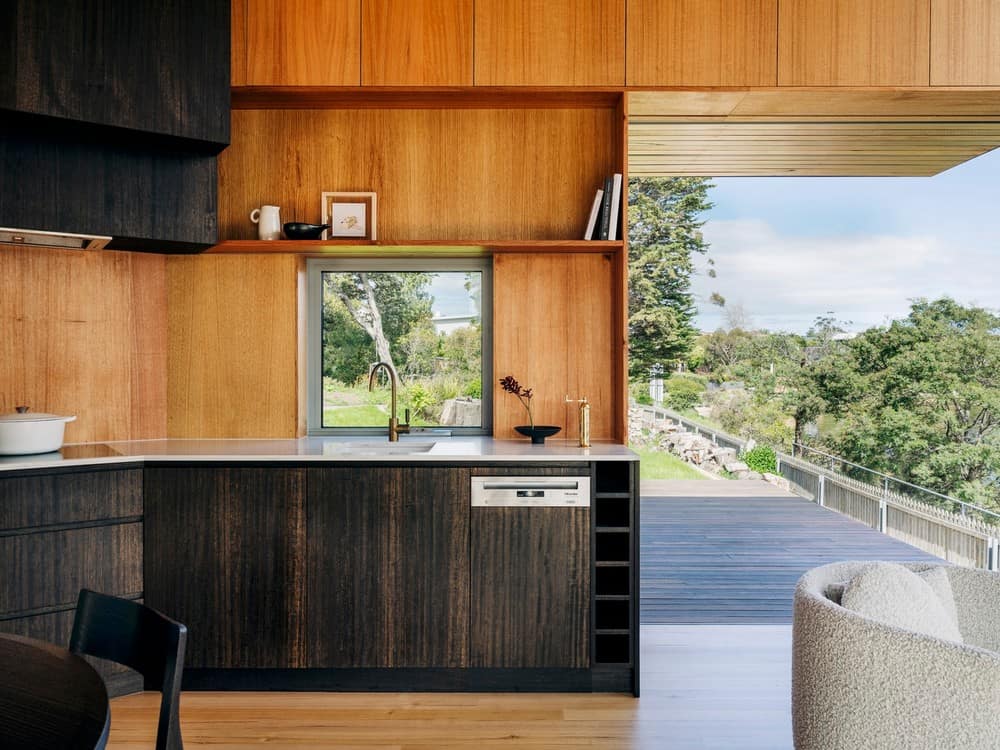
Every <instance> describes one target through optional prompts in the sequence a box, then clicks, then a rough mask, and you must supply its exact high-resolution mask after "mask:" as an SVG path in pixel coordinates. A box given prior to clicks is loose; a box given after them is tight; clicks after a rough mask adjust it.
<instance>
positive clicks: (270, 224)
mask: <svg viewBox="0 0 1000 750" xmlns="http://www.w3.org/2000/svg"><path fill="white" fill-rule="evenodd" d="M250 221H252V222H253V223H254V224H256V225H257V236H258V237H259V238H260V239H262V240H280V239H281V209H280V208H278V207H277V206H261V207H260V208H255V209H254V210H253V211H251V212H250Z"/></svg>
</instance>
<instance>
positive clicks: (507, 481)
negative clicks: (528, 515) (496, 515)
mask: <svg viewBox="0 0 1000 750" xmlns="http://www.w3.org/2000/svg"><path fill="white" fill-rule="evenodd" d="M472 507H473V508H589V507H590V477H472Z"/></svg>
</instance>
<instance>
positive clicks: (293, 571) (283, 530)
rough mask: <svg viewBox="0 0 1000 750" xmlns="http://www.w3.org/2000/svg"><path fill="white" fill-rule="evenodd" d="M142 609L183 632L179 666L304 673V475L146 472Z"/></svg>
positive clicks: (269, 470)
mask: <svg viewBox="0 0 1000 750" xmlns="http://www.w3.org/2000/svg"><path fill="white" fill-rule="evenodd" d="M145 501H146V604H148V605H149V606H151V607H153V608H154V609H159V610H161V611H163V612H165V613H168V614H169V615H170V616H171V617H173V618H174V619H176V620H178V621H180V622H182V623H184V624H185V625H187V627H188V631H189V633H190V636H189V638H188V647H187V661H186V667H188V668H192V669H197V668H206V667H207V668H211V667H216V668H218V667H223V668H225V667H246V668H254V667H302V666H305V645H306V644H305V639H304V625H305V623H304V620H303V619H302V612H303V606H304V605H303V597H304V595H305V549H306V545H305V518H304V504H305V472H304V470H302V469H293V468H282V467H278V466H270V467H266V468H249V467H248V468H243V467H240V468H228V467H221V468H217V467H170V468H157V467H147V469H146V476H145Z"/></svg>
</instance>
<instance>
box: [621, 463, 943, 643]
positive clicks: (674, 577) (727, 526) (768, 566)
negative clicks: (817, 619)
mask: <svg viewBox="0 0 1000 750" xmlns="http://www.w3.org/2000/svg"><path fill="white" fill-rule="evenodd" d="M758 488H759V490H758ZM654 489H655V490H656V491H657V492H658V493H660V494H659V496H651V495H644V496H643V498H642V526H641V537H640V539H641V561H640V572H641V576H642V581H641V587H640V605H641V616H640V620H641V622H642V623H644V624H669V623H673V624H680V623H745V624H751V623H756V624H788V623H791V621H792V593H793V592H794V590H795V583H796V581H798V579H799V577H800V576H801V575H802V574H803V573H805V572H806V571H807V570H809V569H810V568H814V567H816V566H818V565H823V564H825V563H828V562H835V561H837V560H895V561H905V560H935V559H937V558H935V557H933V556H932V555H929V554H927V553H926V552H923V551H921V550H919V549H917V548H916V547H911V546H910V545H908V544H905V543H904V542H901V541H899V540H897V539H893V538H892V537H889V536H886V535H885V534H881V533H879V532H878V531H876V530H874V529H871V528H868V527H867V526H865V525H864V524H862V523H860V522H858V521H855V520H853V519H851V518H848V517H847V516H843V515H841V514H839V513H836V512H834V511H832V510H828V509H826V508H821V507H820V506H818V505H816V504H815V503H812V502H809V501H808V500H803V499H802V498H800V497H797V496H795V495H791V494H789V493H786V492H783V491H781V490H777V488H775V487H773V485H768V484H766V483H764V482H712V481H705V482H676V483H673V482H663V483H660V484H658V485H655V486H651V485H649V484H644V485H643V491H644V492H650V491H652V490H654ZM776 490H777V491H776ZM695 493H697V494H695Z"/></svg>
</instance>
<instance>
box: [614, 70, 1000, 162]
mask: <svg viewBox="0 0 1000 750" xmlns="http://www.w3.org/2000/svg"><path fill="white" fill-rule="evenodd" d="M627 96H628V98H629V139H628V151H629V154H628V164H629V174H630V175H631V176H634V177H641V176H658V175H707V176H718V177H722V176H768V175H804V176H856V177H891V176H899V177H910V176H929V175H935V174H938V173H939V172H943V171H944V170H946V169H950V168H951V167H953V166H955V165H957V164H961V163H962V162H964V161H967V160H969V159H972V158H975V157H976V156H980V155H981V154H983V153H986V152H987V151H990V150H992V149H994V148H996V147H997V146H998V145H1000V89H977V90H969V89H936V90H931V89H926V88H924V89H891V88H887V89H867V90H861V89H829V88H827V89H739V90H683V91H680V90H674V91H648V92H629V93H628V94H627Z"/></svg>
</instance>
